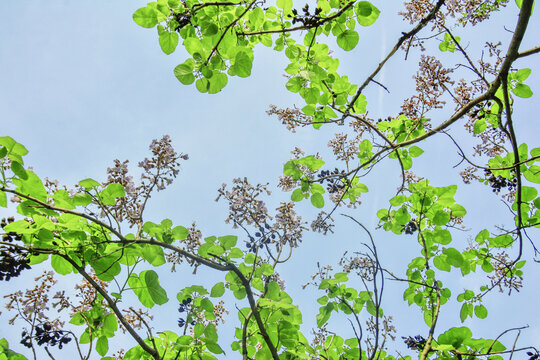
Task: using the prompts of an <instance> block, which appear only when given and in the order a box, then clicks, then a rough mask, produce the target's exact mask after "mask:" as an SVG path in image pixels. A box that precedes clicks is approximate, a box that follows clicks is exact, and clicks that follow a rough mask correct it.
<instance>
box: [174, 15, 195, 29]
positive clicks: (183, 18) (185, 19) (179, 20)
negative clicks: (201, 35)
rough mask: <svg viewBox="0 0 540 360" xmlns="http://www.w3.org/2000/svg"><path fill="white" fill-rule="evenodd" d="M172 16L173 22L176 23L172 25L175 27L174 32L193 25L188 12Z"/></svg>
mask: <svg viewBox="0 0 540 360" xmlns="http://www.w3.org/2000/svg"><path fill="white" fill-rule="evenodd" d="M171 15H172V20H171V22H172V21H174V23H173V24H172V25H174V31H180V29H182V28H183V27H184V26H186V25H188V24H190V23H191V15H190V14H189V13H188V12H187V11H186V12H183V13H181V14H176V13H174V12H171Z"/></svg>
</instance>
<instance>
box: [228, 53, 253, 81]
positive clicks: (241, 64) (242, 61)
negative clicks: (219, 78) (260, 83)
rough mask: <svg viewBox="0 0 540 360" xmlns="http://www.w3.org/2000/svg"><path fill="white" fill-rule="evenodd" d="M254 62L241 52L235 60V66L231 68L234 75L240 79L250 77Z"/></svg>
mask: <svg viewBox="0 0 540 360" xmlns="http://www.w3.org/2000/svg"><path fill="white" fill-rule="evenodd" d="M252 66H253V62H252V60H251V59H250V57H249V56H248V55H247V54H246V53H245V52H244V51H239V52H238V53H236V57H235V58H234V65H233V66H231V71H232V73H233V74H234V75H237V76H240V77H248V76H249V75H251V67H252Z"/></svg>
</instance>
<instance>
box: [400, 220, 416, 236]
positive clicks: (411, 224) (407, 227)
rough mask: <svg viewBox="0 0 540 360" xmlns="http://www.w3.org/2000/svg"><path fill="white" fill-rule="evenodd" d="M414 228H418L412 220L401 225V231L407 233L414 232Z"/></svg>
mask: <svg viewBox="0 0 540 360" xmlns="http://www.w3.org/2000/svg"><path fill="white" fill-rule="evenodd" d="M416 230H418V226H416V223H415V222H414V221H409V222H408V223H406V224H405V225H401V231H402V232H404V233H405V234H407V235H412V234H414V232H415V231H416Z"/></svg>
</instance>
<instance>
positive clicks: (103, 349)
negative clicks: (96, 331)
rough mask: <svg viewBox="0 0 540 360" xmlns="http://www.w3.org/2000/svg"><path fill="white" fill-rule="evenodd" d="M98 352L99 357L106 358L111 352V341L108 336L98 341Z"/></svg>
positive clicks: (101, 337)
mask: <svg viewBox="0 0 540 360" xmlns="http://www.w3.org/2000/svg"><path fill="white" fill-rule="evenodd" d="M96 351H97V352H98V354H99V355H101V356H105V354H107V352H108V351H109V340H107V337H106V336H100V337H99V338H98V339H97V341H96Z"/></svg>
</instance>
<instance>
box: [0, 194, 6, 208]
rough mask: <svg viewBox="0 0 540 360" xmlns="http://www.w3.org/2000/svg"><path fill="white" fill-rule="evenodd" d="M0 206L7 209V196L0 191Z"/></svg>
mask: <svg viewBox="0 0 540 360" xmlns="http://www.w3.org/2000/svg"><path fill="white" fill-rule="evenodd" d="M0 206H1V207H7V196H6V193H5V192H3V191H2V190H0Z"/></svg>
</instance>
